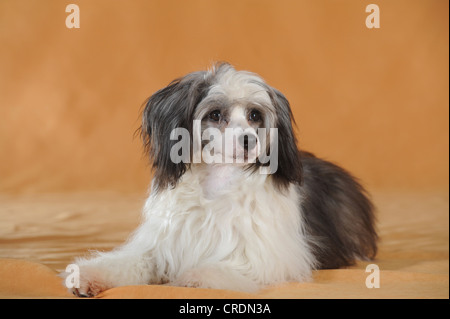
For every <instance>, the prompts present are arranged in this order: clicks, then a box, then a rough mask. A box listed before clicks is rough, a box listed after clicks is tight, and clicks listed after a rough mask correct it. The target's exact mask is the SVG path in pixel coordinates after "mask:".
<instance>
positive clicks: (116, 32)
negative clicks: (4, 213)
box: [0, 0, 449, 193]
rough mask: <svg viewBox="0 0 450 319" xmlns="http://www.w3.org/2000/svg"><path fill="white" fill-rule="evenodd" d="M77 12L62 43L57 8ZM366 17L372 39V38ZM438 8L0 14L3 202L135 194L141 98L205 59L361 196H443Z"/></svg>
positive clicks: (354, 5) (40, 5)
mask: <svg viewBox="0 0 450 319" xmlns="http://www.w3.org/2000/svg"><path fill="white" fill-rule="evenodd" d="M69 3H76V4H78V5H79V7H80V15H81V28H80V29H67V28H66V26H65V19H66V17H67V15H68V13H66V12H65V7H66V5H67V4H69ZM370 3H376V4H378V5H379V7H380V11H381V28H380V29H368V28H366V26H365V19H366V16H367V15H368V13H366V12H365V7H366V5H368V4H370ZM448 6H449V5H448V1H443V0H434V1H430V0H428V1H422V0H421V1H411V0H408V1H380V0H374V1H313V0H311V1H287V0H232V1H210V0H209V1H208V0H189V1H162V0H161V1H136V0H133V1H125V0H120V1H119V0H117V1H106V0H95V1H87V0H86V1H84V0H73V1H57V0H55V1H50V0H46V1H42V0H38V1H31V0H27V1H22V0H14V1H13V0H3V1H0V192H3V193H34V192H57V191H73V190H98V189H111V190H118V191H123V192H134V191H145V190H146V188H147V185H148V183H149V179H150V171H149V168H148V165H147V162H146V158H145V157H143V156H142V148H141V144H140V141H139V138H138V137H133V135H134V133H135V131H136V129H137V128H138V127H139V125H140V118H139V113H140V107H141V105H142V103H143V102H144V100H145V99H146V98H147V97H148V96H149V95H151V94H152V93H153V92H155V91H156V90H158V89H160V88H162V87H164V86H165V85H167V84H168V83H169V82H170V81H171V80H172V79H174V78H176V77H178V76H182V75H184V74H186V73H188V72H191V71H196V70H200V69H205V68H207V67H208V66H210V64H211V62H213V61H217V60H225V61H229V62H230V63H232V64H233V65H235V66H236V68H237V69H246V70H249V71H253V72H256V73H259V74H260V75H261V76H262V77H264V78H265V79H266V80H267V82H268V83H269V84H270V85H272V86H274V87H276V88H278V89H280V90H281V91H282V92H283V93H284V94H285V95H286V96H287V98H288V99H289V100H290V102H291V105H292V107H293V112H294V115H295V119H296V121H297V124H298V136H299V141H300V146H301V148H303V149H307V150H309V151H312V152H315V153H316V154H317V155H319V156H321V157H325V158H327V159H330V160H333V161H335V162H337V163H339V164H341V165H343V166H344V167H346V168H347V169H349V170H350V171H352V172H353V173H354V174H355V175H357V176H359V177H360V178H361V179H362V180H363V183H364V184H365V185H366V186H368V187H369V189H370V188H396V189H405V188H420V189H425V188H426V189H440V190H447V191H448V183H449V171H448V164H449V148H448V145H449V122H448V121H449V120H448V116H449V114H448V113H449V90H448V85H449V77H448V76H449V62H448V57H449V41H448V37H449V31H448V22H449V19H448V9H449V8H448Z"/></svg>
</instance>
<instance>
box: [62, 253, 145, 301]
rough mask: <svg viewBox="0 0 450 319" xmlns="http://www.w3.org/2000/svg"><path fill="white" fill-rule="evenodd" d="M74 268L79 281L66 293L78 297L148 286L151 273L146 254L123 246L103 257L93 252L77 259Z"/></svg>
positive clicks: (64, 274)
mask: <svg viewBox="0 0 450 319" xmlns="http://www.w3.org/2000/svg"><path fill="white" fill-rule="evenodd" d="M75 265H77V266H78V268H79V272H78V274H79V278H78V281H76V280H75V282H76V283H77V285H75V286H74V287H72V288H69V291H71V292H72V293H73V294H74V295H76V296H79V297H93V296H96V295H97V294H99V293H100V292H102V291H105V290H107V289H110V288H113V287H118V286H127V285H142V284H148V283H149V282H151V281H152V274H153V272H154V269H153V265H152V260H151V256H150V254H149V253H148V252H145V251H140V250H136V249H130V247H127V246H123V247H119V248H117V249H115V250H113V251H110V252H106V253H103V252H96V253H95V254H94V255H93V256H92V257H90V258H78V259H76V260H75ZM67 276H68V274H67V273H63V274H62V277H67ZM66 286H67V284H66Z"/></svg>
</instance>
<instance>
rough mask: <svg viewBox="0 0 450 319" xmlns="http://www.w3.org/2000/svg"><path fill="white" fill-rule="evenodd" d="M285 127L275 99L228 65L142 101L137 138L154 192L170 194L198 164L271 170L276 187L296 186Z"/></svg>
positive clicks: (297, 168)
mask: <svg viewBox="0 0 450 319" xmlns="http://www.w3.org/2000/svg"><path fill="white" fill-rule="evenodd" d="M291 121H292V114H291V109H290V107H289V103H288V101H287V100H286V98H285V97H284V96H283V95H282V94H281V93H280V92H279V91H277V90H276V89H274V88H272V87H270V86H269V85H267V84H266V83H265V82H264V81H263V80H262V79H261V78H260V77H259V76H257V75H256V74H253V73H250V72H245V71H236V70H235V69H234V68H233V67H232V66H231V65H229V64H226V63H223V64H218V65H216V66H215V67H214V68H213V69H212V70H210V71H202V72H195V73H191V74H188V75H186V76H185V77H183V78H181V79H178V80H175V81H173V82H172V83H171V84H169V85H168V86H167V87H166V88H164V89H162V90H160V91H158V92H156V93H155V94H154V95H152V96H151V97H150V98H149V100H148V102H147V104H146V106H145V109H144V113H143V122H142V127H141V134H142V137H143V139H144V143H145V146H146V150H147V152H149V154H150V157H151V160H152V164H153V168H154V169H155V179H154V186H155V187H156V188H157V189H164V188H166V187H168V186H175V185H176V183H177V182H178V180H179V179H180V178H181V176H182V175H183V174H184V173H185V171H186V169H187V168H188V167H189V166H190V165H195V164H196V163H199V162H202V163H207V164H210V163H225V164H229V165H240V166H244V167H246V169H252V170H253V171H254V172H255V173H256V172H257V170H256V168H259V167H262V166H265V167H268V166H270V169H271V170H269V171H270V173H272V174H273V177H274V181H276V182H277V184H278V185H280V186H286V185H287V184H288V183H290V182H300V179H301V164H300V160H299V152H298V150H297V145H296V139H295V136H294V133H293V130H292V124H291ZM174 132H175V134H174ZM272 133H274V134H272ZM186 136H188V137H187V138H185V139H184V140H183V137H186ZM180 137H181V139H180ZM179 144H182V145H181V146H180V145H179ZM174 150H175V151H174ZM180 151H181V152H183V151H184V154H179V153H180ZM275 155H276V157H275ZM174 156H175V157H177V159H174ZM274 163H275V164H276V165H273V164H274Z"/></svg>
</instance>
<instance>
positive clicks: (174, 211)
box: [77, 165, 314, 291]
mask: <svg viewBox="0 0 450 319" xmlns="http://www.w3.org/2000/svg"><path fill="white" fill-rule="evenodd" d="M223 169H225V170H232V171H231V172H230V171H228V174H226V176H227V177H223V175H221V174H217V172H220V171H221V170H223ZM267 178H270V176H268V175H260V174H252V175H249V174H247V173H244V172H243V171H242V170H241V169H240V168H238V167H234V166H228V167H227V168H224V166H222V167H216V166H215V165H198V166H194V167H193V169H192V170H191V171H188V172H187V173H186V174H185V175H184V176H183V178H182V181H181V182H180V184H179V185H178V186H177V187H176V188H175V189H169V190H166V191H164V192H163V193H160V194H154V193H153V194H151V195H150V196H149V198H148V200H147V202H146V204H145V207H144V211H143V222H142V224H141V226H140V227H139V228H138V229H137V230H136V232H135V233H134V235H133V236H132V237H131V238H130V240H129V241H128V242H127V243H126V244H124V245H123V246H121V247H119V248H117V249H115V250H113V251H111V252H107V253H98V255H97V256H96V257H95V258H91V259H78V260H77V264H78V265H79V266H80V269H81V271H80V272H81V278H82V282H83V283H82V286H89V281H92V282H102V283H103V285H104V287H102V289H101V290H103V289H108V288H110V287H115V286H123V285H137V284H161V283H168V284H169V285H177V286H191V287H204V288H221V289H233V290H243V291H254V290H256V289H258V288H259V287H260V286H261V285H266V284H274V283H279V282H283V281H305V280H308V279H309V278H310V275H311V269H312V267H313V265H314V258H313V255H312V254H311V252H310V250H309V248H308V245H307V238H305V234H304V230H303V221H302V219H301V214H300V212H299V202H300V201H299V194H298V193H297V191H296V190H295V189H294V187H291V188H290V189H289V191H288V193H286V194H283V193H281V192H280V191H278V190H276V189H275V188H273V187H272V186H270V185H271V184H269V183H267V181H266V179H267ZM224 179H225V180H224ZM211 185H221V187H212V186H211ZM211 189H214V192H211Z"/></svg>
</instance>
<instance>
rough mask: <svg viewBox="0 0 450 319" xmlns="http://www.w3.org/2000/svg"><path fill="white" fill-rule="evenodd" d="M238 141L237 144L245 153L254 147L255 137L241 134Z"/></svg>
mask: <svg viewBox="0 0 450 319" xmlns="http://www.w3.org/2000/svg"><path fill="white" fill-rule="evenodd" d="M238 139H239V144H240V145H241V146H242V147H243V148H244V149H245V150H247V151H251V150H252V149H254V148H255V147H256V136H255V135H253V134H241V135H239V138H238Z"/></svg>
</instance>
